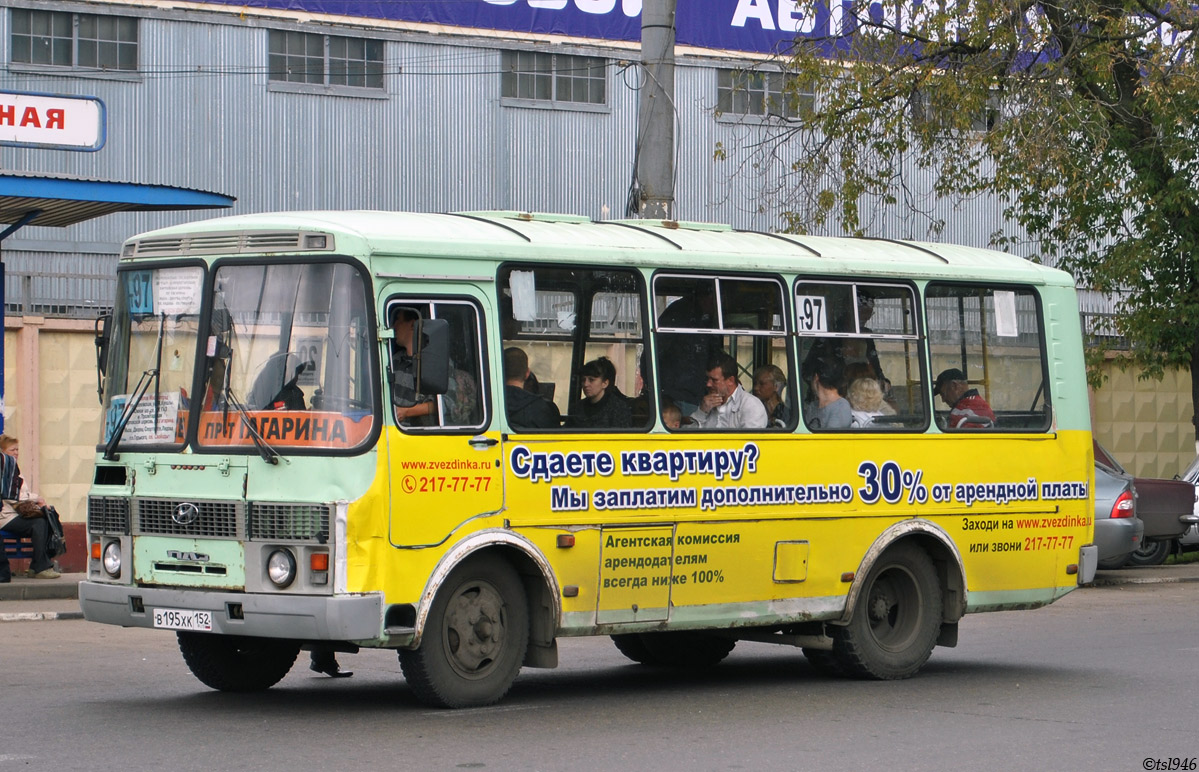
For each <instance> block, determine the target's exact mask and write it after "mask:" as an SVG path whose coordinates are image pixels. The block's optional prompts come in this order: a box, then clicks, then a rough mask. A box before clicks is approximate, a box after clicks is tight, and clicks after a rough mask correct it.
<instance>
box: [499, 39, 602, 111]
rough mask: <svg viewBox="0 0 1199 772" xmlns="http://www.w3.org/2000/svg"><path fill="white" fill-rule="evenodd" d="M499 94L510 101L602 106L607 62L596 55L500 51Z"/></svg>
mask: <svg viewBox="0 0 1199 772" xmlns="http://www.w3.org/2000/svg"><path fill="white" fill-rule="evenodd" d="M503 66H504V76H503V94H504V96H505V97H510V98H513V99H535V100H538V101H544V102H573V103H576V104H578V103H582V104H592V105H602V104H605V103H606V102H607V62H606V61H605V60H604V59H602V58H600V57H598V56H570V55H567V54H545V53H540V52H537V51H505V52H504V62H503Z"/></svg>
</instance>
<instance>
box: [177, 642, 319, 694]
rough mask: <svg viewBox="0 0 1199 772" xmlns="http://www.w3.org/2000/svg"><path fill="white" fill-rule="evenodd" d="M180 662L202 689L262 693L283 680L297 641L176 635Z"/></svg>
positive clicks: (291, 661) (290, 664)
mask: <svg viewBox="0 0 1199 772" xmlns="http://www.w3.org/2000/svg"><path fill="white" fill-rule="evenodd" d="M176 637H177V638H178V640H179V651H180V652H182V654H183V661H184V662H186V663H187V667H188V669H189V670H191V671H192V675H194V676H195V677H196V678H198V679H200V682H201V683H202V684H204V685H205V686H208V687H210V688H213V689H216V690H218V691H222V692H261V691H264V690H266V689H269V688H271V687H272V686H274V685H275V684H277V683H279V682H280V681H281V680H283V676H285V675H287V671H289V670H291V666H292V665H294V664H295V662H296V657H297V656H298V655H299V653H300V644H299V643H297V642H296V641H285V640H278V639H276V638H247V637H244V636H240V635H212V634H210V633H188V632H178V633H176Z"/></svg>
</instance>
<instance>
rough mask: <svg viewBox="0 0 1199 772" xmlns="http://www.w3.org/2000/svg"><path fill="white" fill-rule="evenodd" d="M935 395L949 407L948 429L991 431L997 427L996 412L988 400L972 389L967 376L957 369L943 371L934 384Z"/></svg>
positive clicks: (946, 424) (946, 420) (946, 421)
mask: <svg viewBox="0 0 1199 772" xmlns="http://www.w3.org/2000/svg"><path fill="white" fill-rule="evenodd" d="M933 395H934V396H939V397H941V400H942V401H943V402H944V403H945V404H946V405H948V406H949V415H948V416H946V417H945V419H944V420H945V428H947V429H990V428H992V427H994V426H995V412H994V411H993V410H991V406H990V405H989V404H988V403H987V400H986V399H984V398H983V396H982V395H981V394H979V393H978V389H973V388H971V387H970V384H969V382H967V380H966V374H965V373H963V372H962V371H961V370H959V369H957V368H956V367H951V368H949V369H948V370H942V371H941V374H940V375H938V376H937V380H936V381H935V382H934V384H933Z"/></svg>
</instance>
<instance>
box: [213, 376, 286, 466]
mask: <svg viewBox="0 0 1199 772" xmlns="http://www.w3.org/2000/svg"><path fill="white" fill-rule="evenodd" d="M229 405H233V407H234V408H235V409H236V410H237V414H238V416H240V417H241V422H242V424H244V425H245V427H246V429H247V430H248V432H247V433H248V434H249V435H250V439H251V440H253V441H254V447H256V448H258V455H260V456H262V460H263V461H265V462H267V463H268V464H278V463H279V459H280V458H283V457H282V456H281V455H280V453H279V451H277V450H275V449H274V448H272V447H271V446H270V445H268V444H267V441H266V440H264V439H263V438H262V435H261V434H259V433H258V427H256V426H254V421H253V420H251V418H250V411H249V410H247V409H246V406H245V405H243V404H242V403H241V400H239V399H238V398H237V397H235V396H233V389H231V388H228V387H226V388H225V415H226V416H227V415H228V414H229ZM226 423H227V421H226ZM283 460H284V461H287V459H285V458H284V459H283ZM288 463H291V462H290V461H288Z"/></svg>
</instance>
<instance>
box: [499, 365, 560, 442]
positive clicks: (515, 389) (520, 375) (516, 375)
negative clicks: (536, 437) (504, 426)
mask: <svg viewBox="0 0 1199 772" xmlns="http://www.w3.org/2000/svg"><path fill="white" fill-rule="evenodd" d="M528 377H529V355H528V354H526V353H525V352H524V351H523V350H522V349H519V348H517V347H516V346H512V347H510V348H506V349H504V406H505V407H506V408H507V411H508V425H509V426H511V427H512V428H513V429H516V430H517V431H527V430H529V429H557V428H558V427H559V426H560V425H561V424H562V421H561V418H562V414H561V413H559V412H558V406H557V405H555V404H554V403H553V402H550V401H549V400H548V399H545V398H543V397H541V396H540V395H538V394H533V393H531V392H529V391H527V390H526V389H525V382H526V381H527V380H528Z"/></svg>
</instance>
